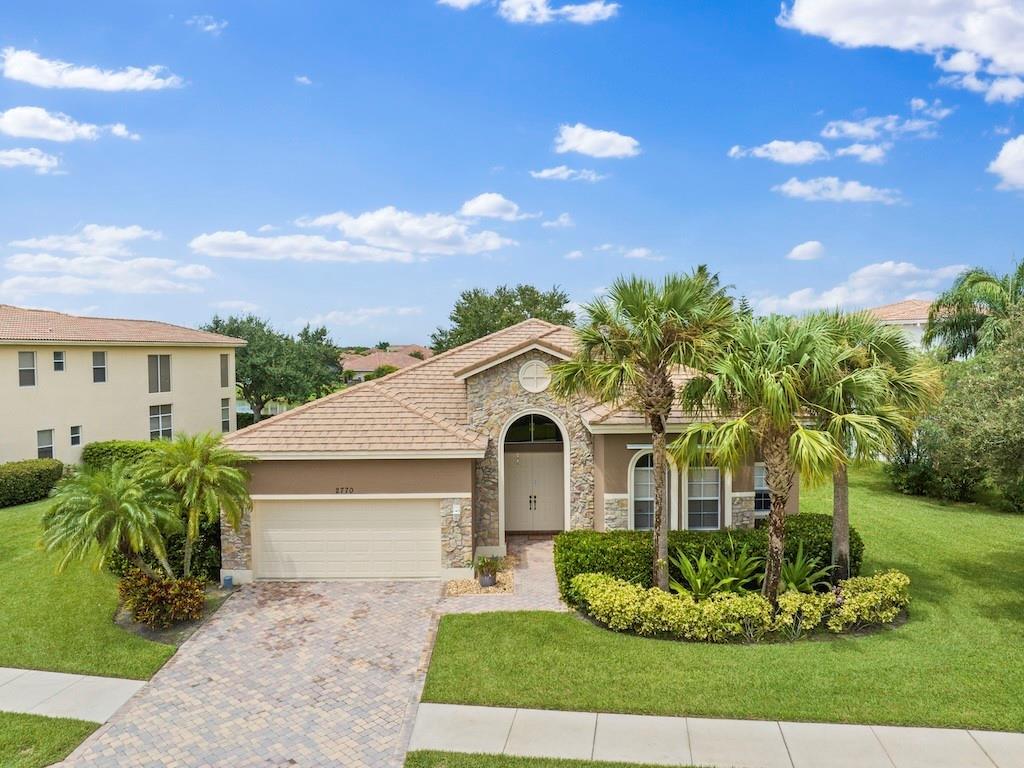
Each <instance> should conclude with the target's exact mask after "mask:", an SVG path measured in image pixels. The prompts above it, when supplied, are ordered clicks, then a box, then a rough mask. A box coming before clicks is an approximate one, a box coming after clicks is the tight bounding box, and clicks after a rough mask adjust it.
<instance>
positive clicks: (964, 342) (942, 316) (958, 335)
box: [924, 261, 1024, 358]
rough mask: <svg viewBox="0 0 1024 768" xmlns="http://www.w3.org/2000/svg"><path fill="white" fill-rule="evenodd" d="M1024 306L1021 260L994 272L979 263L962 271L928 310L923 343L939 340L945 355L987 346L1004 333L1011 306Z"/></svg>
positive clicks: (968, 352)
mask: <svg viewBox="0 0 1024 768" xmlns="http://www.w3.org/2000/svg"><path fill="white" fill-rule="evenodd" d="M1021 306H1024V261H1022V262H1020V263H1018V264H1017V266H1016V267H1015V268H1014V269H1013V271H1012V272H1009V273H1007V274H1005V275H996V274H993V273H991V272H988V271H987V270H984V269H982V268H980V267H975V268H973V269H969V270H967V271H966V272H964V273H963V274H962V275H960V277H958V278H957V279H956V281H955V282H954V283H953V286H952V287H951V288H950V289H949V290H948V291H946V292H945V293H943V294H941V295H940V296H939V297H938V298H937V299H936V300H935V301H934V302H933V303H932V306H931V309H930V310H928V327H927V328H926V329H925V332H924V342H925V344H928V345H931V344H933V343H935V342H939V348H940V349H941V350H942V351H943V353H944V354H945V355H946V356H947V357H949V358H955V357H969V356H970V355H972V354H974V353H975V352H977V351H978V350H979V349H991V348H992V347H994V346H995V345H996V344H998V343H999V342H1000V341H1002V339H1003V338H1004V337H1005V336H1006V333H1007V329H1008V327H1009V321H1010V315H1011V314H1012V313H1013V311H1014V308H1018V307H1021Z"/></svg>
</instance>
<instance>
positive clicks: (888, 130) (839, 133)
mask: <svg viewBox="0 0 1024 768" xmlns="http://www.w3.org/2000/svg"><path fill="white" fill-rule="evenodd" d="M934 127H935V121H934V120H926V119H924V118H918V117H912V118H902V117H900V116H899V115H885V116H882V117H865V118H864V119H862V120H831V121H829V122H828V123H827V124H826V125H825V127H824V128H822V129H821V135H822V136H824V137H825V138H826V139H854V140H858V141H873V140H875V139H878V138H881V137H882V136H890V137H898V136H903V135H908V134H910V135H916V136H920V137H923V138H931V137H932V136H934V135H935V132H934Z"/></svg>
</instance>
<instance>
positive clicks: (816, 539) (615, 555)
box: [555, 512, 864, 603]
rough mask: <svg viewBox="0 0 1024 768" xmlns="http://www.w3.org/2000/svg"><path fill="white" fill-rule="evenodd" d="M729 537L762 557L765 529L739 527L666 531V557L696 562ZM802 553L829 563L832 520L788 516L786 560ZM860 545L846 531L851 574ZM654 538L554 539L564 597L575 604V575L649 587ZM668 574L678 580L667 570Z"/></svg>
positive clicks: (570, 534)
mask: <svg viewBox="0 0 1024 768" xmlns="http://www.w3.org/2000/svg"><path fill="white" fill-rule="evenodd" d="M729 536H732V539H733V541H735V542H736V546H737V547H742V546H743V545H744V544H749V545H750V550H751V552H754V553H757V554H762V555H763V554H766V553H767V551H768V531H767V530H766V529H765V528H737V529H733V530H727V531H669V534H668V548H669V553H670V554H674V553H675V551H676V550H677V549H681V550H682V551H683V552H684V553H685V554H686V555H687V556H688V557H690V558H691V559H695V558H697V557H700V553H701V552H702V551H703V550H705V549H707V551H708V553H710V552H711V551H712V550H714V549H716V548H721V547H723V546H725V545H726V544H727V543H728V540H729ZM801 542H803V545H804V555H805V556H806V557H808V558H817V560H818V562H819V563H821V564H822V565H827V564H828V563H830V562H831V561H832V516H831V515H818V514H811V513H807V512H805V513H802V514H799V515H792V516H791V517H788V518H786V557H789V558H793V557H795V556H796V552H797V548H798V547H799V545H800V543H801ZM863 558H864V541H863V539H861V537H860V534H858V533H857V531H855V530H854V529H852V528H851V529H850V572H851V573H852V574H854V575H857V574H858V573H860V565H861V561H862V560H863ZM653 561H654V540H653V537H652V535H651V533H650V532H649V531H610V532H607V533H599V532H597V531H587V530H577V531H566V532H564V533H560V534H558V535H557V536H556V537H555V575H556V576H557V577H558V588H559V590H560V591H561V593H562V597H563V598H564V599H566V600H567V601H568V602H570V603H574V602H575V601H574V599H573V594H572V580H573V577H575V576H578V575H579V574H581V573H603V574H607V575H608V576H614V577H616V578H618V579H622V580H623V581H629V582H633V583H636V584H639V585H641V586H644V587H649V586H651V564H652V562H653ZM669 575H670V576H671V577H672V578H673V579H676V580H677V581H678V580H680V574H679V573H676V572H675V569H674V567H671V566H670V573H669Z"/></svg>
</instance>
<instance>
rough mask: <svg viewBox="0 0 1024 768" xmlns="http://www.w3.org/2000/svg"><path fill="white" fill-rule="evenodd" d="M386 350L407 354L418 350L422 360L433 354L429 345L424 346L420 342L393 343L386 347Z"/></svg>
mask: <svg viewBox="0 0 1024 768" xmlns="http://www.w3.org/2000/svg"><path fill="white" fill-rule="evenodd" d="M388 351H390V352H405V354H407V355H413V353H415V352H418V353H419V354H420V357H421V358H422V359H423V360H426V359H427V358H428V357H433V356H434V350H432V349H431V348H430V347H424V346H423V345H422V344H393V345H392V346H390V347H388Z"/></svg>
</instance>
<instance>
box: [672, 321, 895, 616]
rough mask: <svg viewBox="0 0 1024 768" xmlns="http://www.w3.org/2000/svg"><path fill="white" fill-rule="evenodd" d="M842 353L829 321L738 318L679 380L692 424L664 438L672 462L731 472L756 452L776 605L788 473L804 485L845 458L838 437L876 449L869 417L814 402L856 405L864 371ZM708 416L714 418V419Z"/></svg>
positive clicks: (876, 432)
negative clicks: (694, 371) (712, 353)
mask: <svg viewBox="0 0 1024 768" xmlns="http://www.w3.org/2000/svg"><path fill="white" fill-rule="evenodd" d="M845 354H847V353H846V352H844V349H843V347H842V345H840V344H839V343H838V340H837V339H836V337H835V329H834V327H833V324H832V323H830V322H828V321H827V319H826V318H824V317H822V316H810V317H804V318H800V319H796V318H791V317H783V316H778V315H773V316H770V317H764V318H752V317H743V318H741V320H740V321H739V323H738V325H737V328H736V330H735V332H734V334H733V336H732V338H731V340H730V341H729V343H728V344H727V345H725V346H724V347H723V349H722V350H721V352H720V353H719V354H718V355H717V356H716V357H715V358H714V359H713V360H712V361H711V363H710V364H709V365H707V366H706V367H705V368H703V370H704V371H705V372H703V373H700V374H698V375H696V376H695V377H694V378H692V379H691V380H690V381H689V382H688V383H687V384H686V386H685V388H684V390H683V393H682V402H683V406H684V407H685V408H686V409H687V410H688V411H690V412H691V413H693V414H694V415H695V416H697V417H698V418H701V417H703V418H702V420H700V421H696V422H694V423H693V424H691V425H690V426H689V427H687V429H686V430H684V432H683V434H682V435H681V436H680V437H679V438H678V439H677V440H676V441H675V442H674V443H673V444H672V447H671V452H672V455H673V456H674V458H675V460H676V462H677V463H679V464H684V465H696V466H703V465H704V464H705V463H707V461H708V459H709V458H710V460H711V461H713V462H714V463H715V464H717V465H718V466H722V467H727V468H730V469H733V470H735V469H737V468H739V467H740V466H742V465H743V464H745V463H748V462H749V461H750V460H751V459H752V458H753V456H754V455H755V454H756V453H757V452H758V451H759V452H760V453H761V455H762V457H763V459H764V464H765V479H766V482H767V485H768V493H769V495H770V498H771V513H770V515H769V519H768V556H767V557H766V558H765V575H764V581H763V582H762V593H763V594H764V596H765V597H766V598H767V599H768V600H770V601H772V604H773V605H775V604H777V598H778V590H779V578H780V576H781V572H782V557H783V551H784V547H785V527H784V521H785V510H786V502H787V500H788V499H789V496H790V493H791V492H792V489H793V483H794V481H795V479H796V477H797V473H799V474H800V475H801V476H803V477H804V478H806V479H807V480H809V481H810V482H815V481H822V480H825V479H827V478H829V477H831V475H832V470H833V469H834V468H835V466H837V465H838V464H840V463H842V462H845V461H846V460H847V459H846V455H845V452H844V450H843V447H844V446H843V442H842V439H841V436H844V435H850V436H852V438H853V439H854V440H856V442H857V444H858V445H859V446H860V449H861V450H863V451H865V452H874V451H879V450H881V449H882V448H884V447H885V445H886V440H887V436H888V434H889V433H888V432H887V431H886V428H885V426H884V425H883V424H882V423H881V422H880V420H879V418H878V417H877V416H876V415H866V414H860V413H856V414H850V413H841V412H838V411H836V410H835V409H828V408H826V407H823V405H822V404H824V403H842V402H844V401H846V400H847V399H851V400H853V401H855V402H862V401H864V400H865V399H866V397H865V396H864V395H862V394H861V393H859V392H857V391H856V390H858V389H859V388H862V387H865V386H867V383H866V382H865V381H864V379H865V378H866V377H865V374H863V373H859V372H856V371H855V372H853V373H843V370H844V369H843V366H844V355H845ZM709 414H713V415H718V414H720V418H718V419H715V418H714V416H713V415H712V416H710V418H709V416H708V415H709Z"/></svg>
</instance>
